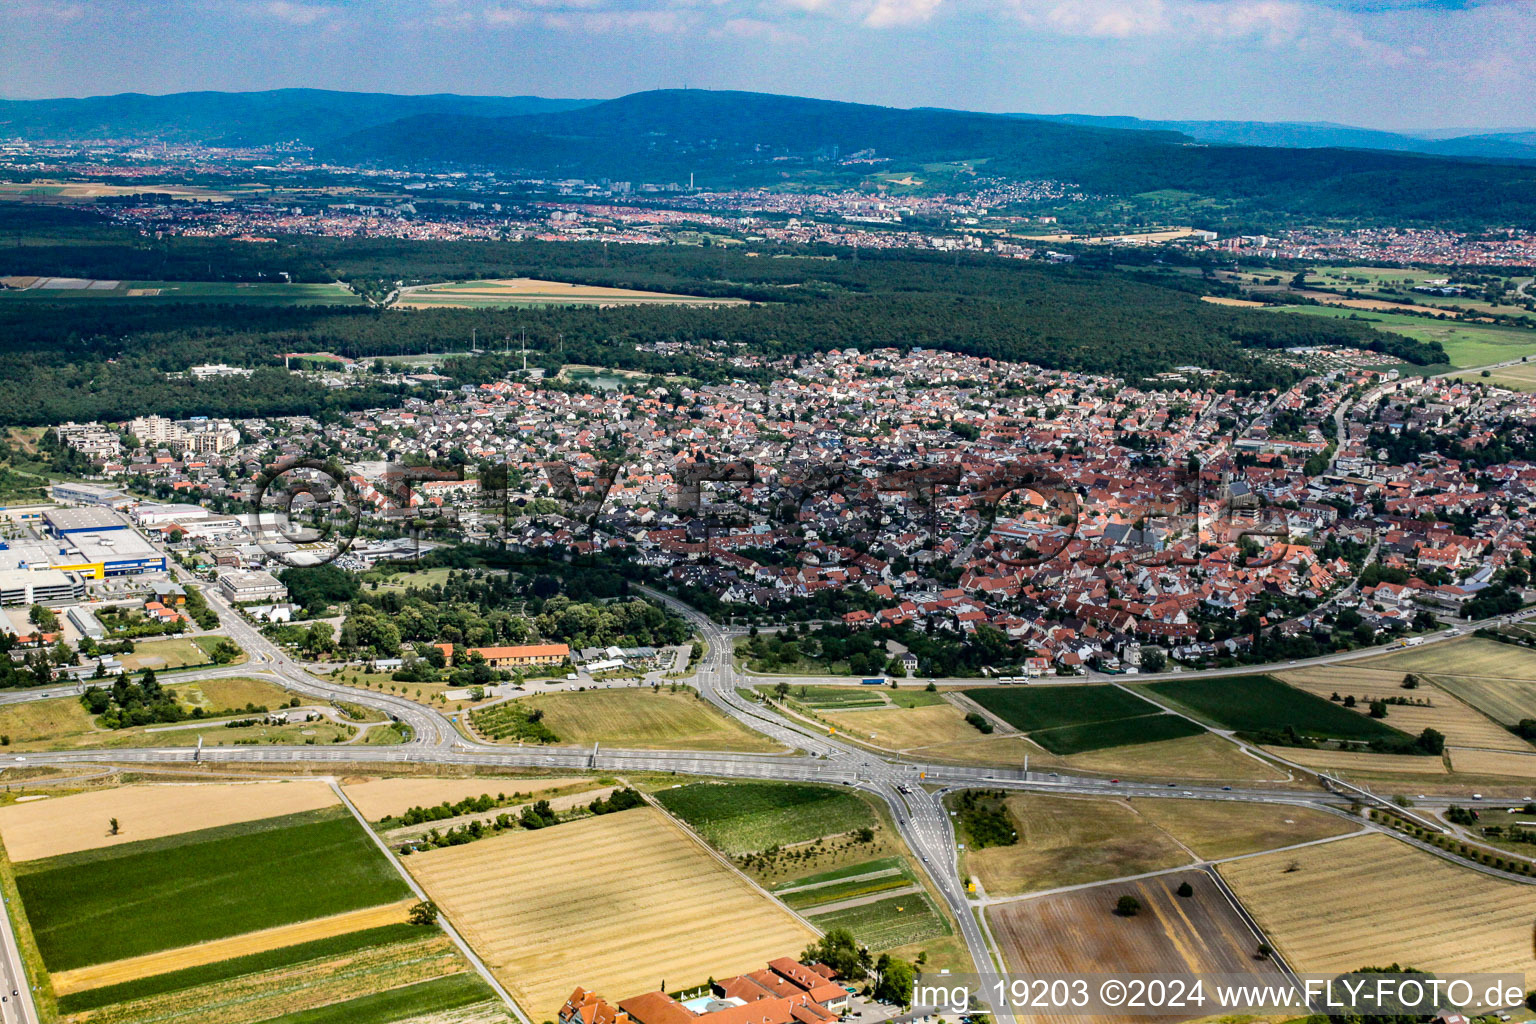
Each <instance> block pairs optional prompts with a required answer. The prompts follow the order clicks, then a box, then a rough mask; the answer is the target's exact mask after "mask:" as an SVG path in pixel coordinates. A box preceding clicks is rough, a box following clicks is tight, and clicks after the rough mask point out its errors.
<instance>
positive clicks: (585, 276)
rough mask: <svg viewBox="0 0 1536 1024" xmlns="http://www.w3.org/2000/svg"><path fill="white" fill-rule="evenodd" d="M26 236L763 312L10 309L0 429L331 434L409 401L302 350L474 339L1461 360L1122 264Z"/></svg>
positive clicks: (154, 260)
mask: <svg viewBox="0 0 1536 1024" xmlns="http://www.w3.org/2000/svg"><path fill="white" fill-rule="evenodd" d="M11 219H12V226H13V231H12V232H6V234H8V235H10V236H11V238H14V240H15V242H16V243H17V244H11V245H6V246H4V247H3V248H0V276H3V275H5V274H21V273H25V274H59V275H77V276H93V275H101V276H105V277H108V278H117V279H131V278H139V277H145V278H147V277H156V278H175V277H176V276H178V275H183V274H184V275H189V276H191V277H196V278H200V279H201V278H206V277H208V276H209V275H210V274H213V275H214V276H215V277H217V276H218V275H219V274H224V275H229V274H239V275H241V276H243V277H245V278H246V279H251V280H259V279H263V278H265V279H268V280H270V279H272V278H273V277H275V276H276V275H278V274H279V273H280V272H284V271H286V272H288V273H290V274H292V275H293V276H294V277H295V279H312V280H313V279H326V280H329V279H335V278H338V277H339V278H342V279H346V280H354V281H359V282H369V281H379V280H389V281H394V280H404V281H408V282H409V281H437V280H449V279H462V278H477V277H512V276H540V277H545V278H551V279H557V280H565V281H573V282H581V283H590V284H598V285H612V286H618V287H626V288H642V289H654V290H661V291H673V292H682V293H689V294H705V295H716V296H733V297H739V298H745V299H749V300H752V302H753V304H751V305H744V306H729V307H715V308H693V307H684V306H652V307H622V308H606V309H605V308H594V307H545V308H538V309H517V310H493V309H434V310H416V311H411V310H401V309H374V308H363V307H355V306H330V307H327V306H309V307H265V306H263V307H252V306H234V305H228V306H221V305H215V304H186V305H180V304H161V305H155V306H135V305H134V304H133V301H132V299H125V300H124V301H122V302H93V303H92V304H90V305H89V306H88V307H82V306H78V305H70V304H68V303H62V302H61V303H57V304H53V303H42V302H29V303H26V304H25V305H24V306H23V305H21V304H16V305H11V306H4V305H0V425H34V424H48V423H56V422H62V421H64V420H68V419H75V420H82V419H125V418H129V417H131V416H135V415H139V414H146V413H159V414H162V415H168V416H190V415H223V416H256V415H282V414H293V413H299V412H307V413H311V414H315V415H320V416H326V415H331V414H336V413H340V412H344V411H347V410H352V409H359V408H369V407H377V406H380V405H388V404H394V403H397V402H398V401H399V400H400V398H401V397H402V396H403V395H404V394H406V393H408V392H409V389H408V388H406V387H405V386H403V385H386V384H383V383H378V382H373V383H369V384H367V385H365V386H363V387H356V388H346V389H329V388H325V387H323V386H321V385H319V384H317V383H314V382H311V381H309V380H307V379H304V378H300V377H294V376H291V375H290V374H288V373H287V372H286V371H285V370H284V369H283V368H282V363H281V357H282V355H283V354H284V353H287V352H294V351H300V352H307V351H329V352H334V353H337V354H339V355H343V356H347V357H350V358H369V357H375V356H384V355H402V354H421V353H428V352H433V351H436V352H442V351H445V350H448V349H451V348H457V349H460V350H463V349H466V348H468V341H469V339H470V338H472V337H478V338H479V339H481V340H482V341H483V340H484V339H499V338H505V337H509V336H511V337H517V336H521V335H522V333H523V332H526V334H527V337H528V342H529V346H530V351H529V365H530V366H534V365H537V366H541V367H544V368H546V369H548V370H551V371H553V370H556V369H558V368H559V366H560V365H561V364H562V363H587V364H593V365H601V366H612V367H618V368H624V369H634V370H642V371H653V372H667V373H682V374H686V375H688V376H693V377H697V378H700V379H704V380H718V379H721V378H723V377H726V376H743V375H744V374H743V372H742V371H741V370H739V369H735V368H731V367H727V366H723V365H721V364H719V363H716V362H713V361H711V360H706V359H701V358H697V357H683V358H678V357H661V356H658V355H655V354H653V353H647V352H642V351H639V350H638V348H637V346H641V345H647V344H652V343H656V342H664V341H680V342H697V343H711V342H716V341H724V342H727V343H735V344H740V345H743V346H745V347H746V348H747V349H748V350H749V351H752V352H756V353H762V354H767V355H788V354H796V353H808V352H813V351H818V350H824V349H827V348H833V347H836V348H846V347H855V348H874V347H883V346H898V347H901V346H907V347H910V346H921V347H931V348H937V349H943V350H947V351H953V352H961V353H966V354H970V355H976V356H984V357H992V358H999V359H1008V360H1022V361H1029V362H1034V363H1038V364H1040V365H1043V366H1047V367H1050V368H1057V369H1075V370H1083V371H1089V372H1099V373H1110V374H1116V375H1122V376H1125V377H1127V378H1129V379H1131V380H1139V379H1141V378H1144V377H1146V376H1148V375H1151V374H1155V373H1159V372H1162V371H1165V370H1168V369H1170V368H1172V367H1175V366H1181V365H1199V366H1204V367H1208V368H1210V369H1214V370H1221V371H1226V372H1229V373H1231V374H1233V375H1234V377H1236V378H1237V382H1236V383H1237V385H1238V386H1239V387H1243V388H1267V387H1272V386H1277V385H1283V384H1286V383H1288V382H1289V380H1290V377H1291V373H1290V371H1289V370H1287V369H1286V368H1284V367H1282V366H1278V365H1275V364H1273V363H1271V362H1269V361H1266V360H1263V359H1260V358H1258V357H1257V356H1256V355H1255V353H1254V352H1253V351H1251V350H1254V349H1276V348H1286V347H1292V346H1302V345H1330V344H1334V345H1353V346H1356V347H1360V348H1367V349H1371V350H1375V351H1381V352H1383V353H1385V354H1387V355H1390V356H1392V357H1394V358H1397V359H1401V360H1406V361H1410V362H1415V363H1421V364H1429V363H1435V362H1441V361H1444V359H1445V355H1444V352H1443V350H1441V348H1440V346H1439V344H1438V343H1436V342H1428V343H1425V342H1416V341H1413V340H1410V339H1407V338H1403V337H1401V336H1398V335H1393V334H1386V333H1381V332H1377V331H1375V330H1373V329H1372V328H1370V327H1369V326H1368V325H1364V324H1359V323H1351V322H1348V321H1343V320H1330V319H1325V318H1315V317H1304V316H1295V315H1289V314H1281V313H1266V314H1264V315H1262V316H1259V315H1255V314H1254V313H1253V312H1252V311H1249V310H1243V309H1234V308H1229V307H1222V306H1217V305H1213V304H1211V303H1205V302H1201V301H1200V300H1199V296H1198V294H1196V293H1195V292H1194V291H1191V290H1190V283H1189V282H1188V281H1180V282H1176V283H1166V282H1161V281H1156V280H1154V279H1152V278H1150V277H1148V276H1146V275H1143V274H1139V273H1137V272H1135V271H1131V272H1126V271H1120V270H1115V269H1112V268H1104V269H1095V268H1092V267H1087V266H1084V267H1074V266H1059V267H1057V266H1050V267H1047V266H1037V265H1033V264H1018V263H1013V262H1005V261H1002V260H998V259H996V258H993V257H986V256H962V257H955V256H941V255H939V254H925V253H913V252H889V253H875V254H859V255H858V256H857V258H854V256H853V255H852V254H850V253H847V252H840V253H839V252H830V253H812V252H803V253H800V254H799V256H800V257H802V258H795V257H794V256H784V258H762V257H753V256H751V255H748V254H744V253H738V252H730V251H726V250H723V249H718V248H695V247H639V246H636V247H621V246H613V247H605V246H602V245H599V244H578V243H569V244H543V243H424V242H423V243H410V242H399V241H394V240H388V241H381V240H373V241H367V240H363V241H356V242H353V241H346V240H337V239H304V240H291V241H288V242H283V243H280V244H278V245H276V246H263V247H259V248H258V247H253V246H238V245H235V244H233V243H215V242H211V241H210V240H206V239H190V240H189V239H163V240H150V239H140V238H138V237H137V236H127V235H124V234H123V233H121V232H117V231H116V229H102V230H100V231H99V232H95V233H92V232H84V233H85V234H86V235H87V236H88V237H86V238H82V237H79V236H80V235H81V233H82V231H84V229H81V228H80V227H78V225H76V224H74V223H73V222H72V221H70V222H67V223H64V224H62V225H60V224H53V223H48V222H45V223H42V224H34V225H31V226H29V227H27V228H26V229H25V230H22V229H20V228H17V227H16V226H15V225H14V215H12V217H11ZM93 239H94V240H95V241H92V240H93ZM8 240H9V239H8ZM97 241H99V243H100V244H96V242H97ZM215 249H217V250H218V251H217V252H215V251H214V250H215ZM780 255H781V256H783V255H784V254H780ZM210 268H216V269H213V270H210ZM203 362H228V363H232V364H236V365H246V366H256V367H259V369H258V372H257V373H256V374H255V376H253V377H251V378H250V379H248V380H241V379H231V378H219V379H212V380H203V381H191V380H168V379H167V378H166V376H165V375H166V374H167V373H168V372H177V371H181V370H184V369H186V368H187V367H188V366H191V365H196V364H198V363H203ZM514 365H515V366H521V359H520V357H516V358H514V357H512V356H497V355H481V356H478V357H472V358H465V359H461V360H458V361H456V362H450V363H449V364H448V365H447V368H446V369H445V371H444V372H445V373H447V374H448V375H449V376H450V377H452V378H453V379H454V381H455V383H479V382H483V381H486V380H490V379H493V378H495V377H497V376H500V375H501V374H503V373H505V372H507V371H508V370H510V369H513V368H514Z"/></svg>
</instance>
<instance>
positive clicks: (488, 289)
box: [396, 277, 745, 995]
mask: <svg viewBox="0 0 1536 1024" xmlns="http://www.w3.org/2000/svg"><path fill="white" fill-rule="evenodd" d="M744 304H745V303H744V301H743V300H742V299H723V298H722V299H714V298H709V297H707V296H700V295H673V294H671V293H669V292H647V291H638V290H635V289H632V288H605V287H602V286H600V285H589V284H567V283H565V282H564V281H539V280H535V279H533V278H528V277H514V278H504V279H500V280H494V281H463V282H456V283H453V284H434V285H427V286H426V287H422V288H410V289H406V290H405V291H402V292H401V294H400V299H399V301H398V302H397V303H396V305H398V306H403V307H405V308H406V309H435V308H439V307H443V306H497V305H503V306H513V305H517V306H525V305H582V306H672V305H687V306H740V305H744ZM566 994H567V995H569V994H570V993H566Z"/></svg>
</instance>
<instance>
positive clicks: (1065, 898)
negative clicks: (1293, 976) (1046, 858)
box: [987, 871, 1280, 1022]
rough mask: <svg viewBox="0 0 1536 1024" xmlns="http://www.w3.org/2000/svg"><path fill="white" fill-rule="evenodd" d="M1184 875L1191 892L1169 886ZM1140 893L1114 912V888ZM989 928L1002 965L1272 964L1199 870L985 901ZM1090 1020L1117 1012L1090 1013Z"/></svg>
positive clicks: (1078, 968)
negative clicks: (1136, 909) (1126, 913)
mask: <svg viewBox="0 0 1536 1024" xmlns="http://www.w3.org/2000/svg"><path fill="white" fill-rule="evenodd" d="M1182 882H1188V883H1189V884H1190V887H1191V888H1193V889H1194V894H1193V895H1192V896H1188V897H1183V896H1179V895H1178V894H1177V891H1178V888H1179V885H1180V883H1182ZM1126 895H1130V896H1134V897H1136V899H1138V900H1140V901H1141V908H1142V909H1141V912H1140V913H1138V914H1137V915H1136V916H1134V917H1121V916H1119V915H1117V914H1116V913H1115V912H1114V908H1115V901H1116V900H1118V899H1119V898H1120V897H1121V896H1126ZM987 920H988V922H989V923H990V924H991V926H992V934H993V935H994V936H995V937H996V939H997V944H998V948H999V949H1000V950H1001V951H1002V954H1003V964H1004V966H1005V967H1006V968H1007V970H1008V971H1009V972H1010V973H1013V974H1021V975H1026V976H1027V975H1034V974H1095V973H1102V972H1107V971H1113V972H1114V973H1115V974H1116V975H1117V976H1124V975H1128V974H1182V973H1195V974H1199V973H1212V974H1260V975H1271V974H1272V975H1273V976H1274V977H1275V978H1276V979H1277V980H1278V979H1279V978H1280V971H1279V968H1277V967H1276V966H1275V965H1274V963H1273V962H1271V961H1264V960H1256V959H1254V950H1256V949H1257V948H1258V944H1259V939H1258V937H1257V936H1255V935H1254V934H1253V932H1252V931H1250V930H1249V929H1248V927H1247V926H1246V925H1245V924H1244V923H1243V920H1242V918H1240V917H1238V915H1237V913H1236V911H1234V910H1233V909H1232V905H1231V904H1230V903H1228V902H1227V899H1226V897H1225V896H1223V895H1222V893H1221V890H1220V889H1218V888H1217V886H1216V883H1215V882H1213V881H1212V880H1211V879H1210V877H1209V876H1207V875H1206V874H1205V872H1203V871H1179V872H1174V873H1171V874H1166V875H1158V876H1157V877H1155V878H1144V879H1142V880H1141V881H1138V882H1110V883H1108V884H1106V885H1097V886H1094V887H1092V888H1090V889H1078V890H1076V891H1073V892H1065V893H1057V894H1055V895H1051V896H1039V897H1035V898H1033V899H1023V900H1017V901H1014V902H1012V903H1006V904H1001V905H997V906H993V907H991V908H990V909H988V911H987ZM1188 1016H1189V1015H1188V1014H1187V1013H1185V1014H1178V1015H1171V1016H1167V1017H1150V1016H1138V1017H1134V1018H1130V1017H1128V1018H1124V1019H1127V1020H1136V1021H1176V1020H1183V1019H1187V1017H1188ZM1091 1019H1092V1020H1093V1021H1095V1022H1108V1021H1113V1020H1119V1019H1121V1018H1116V1017H1108V1016H1095V1017H1092V1018H1091ZM1020 1020H1030V1021H1055V1020H1062V1021H1077V1022H1081V1021H1082V1020H1083V1018H1082V1017H1080V1016H1079V1017H1069V1016H1062V1017H1059V1018H1058V1017H1055V1016H1021V1017H1020Z"/></svg>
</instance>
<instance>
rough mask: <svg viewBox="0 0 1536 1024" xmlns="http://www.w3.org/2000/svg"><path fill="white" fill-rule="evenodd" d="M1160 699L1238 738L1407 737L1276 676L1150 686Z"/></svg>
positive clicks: (1182, 681)
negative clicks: (1284, 732) (1282, 734)
mask: <svg viewBox="0 0 1536 1024" xmlns="http://www.w3.org/2000/svg"><path fill="white" fill-rule="evenodd" d="M1146 689H1148V690H1150V691H1151V692H1153V693H1155V694H1156V695H1157V696H1159V697H1161V698H1164V699H1166V700H1168V701H1171V702H1173V703H1175V704H1178V705H1180V706H1182V707H1185V708H1188V709H1189V710H1190V711H1191V712H1192V713H1194V714H1195V715H1197V716H1199V717H1201V718H1204V719H1207V720H1209V721H1211V722H1213V723H1214V724H1216V725H1218V726H1221V727H1223V728H1227V729H1235V730H1237V731H1238V732H1262V731H1265V730H1272V731H1278V730H1281V729H1284V728H1286V727H1287V726H1289V727H1291V728H1293V729H1295V730H1296V732H1298V733H1300V734H1301V735H1304V736H1315V737H1319V738H1328V739H1348V740H1373V739H1393V740H1400V739H1403V738H1404V735H1403V734H1402V733H1400V732H1398V731H1397V730H1395V729H1393V728H1391V727H1390V726H1387V725H1383V724H1382V723H1381V722H1378V721H1377V720H1376V719H1374V718H1369V717H1367V716H1365V715H1361V714H1357V713H1356V712H1354V711H1350V710H1348V709H1346V708H1344V707H1342V706H1340V705H1338V704H1334V703H1333V702H1332V701H1330V700H1328V699H1327V698H1326V697H1317V696H1314V695H1312V694H1310V693H1306V692H1303V691H1302V690H1298V689H1296V688H1295V687H1292V686H1286V685H1285V684H1284V683H1282V682H1280V681H1279V680H1278V679H1275V678H1274V677H1273V676H1262V675H1254V676H1225V677H1221V678H1207V679H1174V680H1169V681H1168V682H1162V683H1148V684H1146Z"/></svg>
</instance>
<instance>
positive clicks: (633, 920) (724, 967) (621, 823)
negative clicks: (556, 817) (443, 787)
mask: <svg viewBox="0 0 1536 1024" xmlns="http://www.w3.org/2000/svg"><path fill="white" fill-rule="evenodd" d="M405 863H406V865H407V867H408V868H409V869H410V871H411V873H412V874H413V875H415V876H416V878H417V879H418V880H419V881H420V882H421V884H422V885H423V886H424V887H425V888H426V890H427V892H428V893H429V895H431V897H432V898H433V899H434V900H435V901H436V902H437V904H438V905H439V906H440V907H442V908H443V910H444V912H445V913H446V914H447V915H448V917H449V919H450V920H452V921H453V922H454V925H455V926H456V927H457V928H459V929H460V931H461V932H462V933H463V935H464V937H465V938H466V939H467V940H468V941H469V943H470V945H471V946H472V947H473V948H474V949H475V951H476V952H477V953H478V954H479V955H480V956H481V958H482V959H483V960H484V961H485V962H486V963H487V964H488V965H489V966H490V968H491V971H492V972H493V973H494V974H495V975H496V976H497V978H498V979H500V980H501V981H502V983H503V984H505V985H506V986H507V987H508V989H510V990H511V991H512V992H513V993H514V994H515V995H516V996H517V998H518V1001H519V1002H520V1003H522V1004H523V1005H524V1007H525V1008H526V1009H527V1010H528V1012H529V1014H530V1016H532V1018H533V1019H534V1020H545V1019H553V1017H554V1015H555V1012H556V1011H557V1010H558V1009H559V1007H560V1004H561V1002H562V1001H563V1000H564V999H565V997H566V996H568V995H569V994H570V991H571V989H572V987H574V986H575V985H577V984H581V985H584V986H586V987H588V988H591V989H594V990H596V991H598V992H603V993H607V994H609V996H610V998H615V999H617V998H624V997H627V996H629V995H633V994H636V993H639V992H644V991H647V990H650V989H653V988H655V987H656V985H657V983H658V980H659V979H661V978H665V979H667V985H668V987H669V988H683V987H687V986H692V985H695V984H701V983H703V981H704V980H705V979H706V978H709V977H711V976H713V977H724V976H726V975H729V974H736V973H741V972H745V971H749V970H755V969H758V968H760V967H761V966H762V965H763V963H765V962H766V961H767V960H769V959H772V958H773V957H776V956H783V955H784V954H785V952H786V951H790V952H794V953H798V952H799V951H800V950H801V949H803V948H804V947H805V946H806V945H807V944H809V943H810V942H811V941H812V940H813V939H814V938H815V933H814V932H813V931H812V930H811V929H810V928H808V927H807V926H806V925H805V924H804V923H802V922H801V921H799V920H798V919H797V918H795V917H794V916H793V915H791V914H789V913H788V912H787V911H785V910H783V909H782V908H780V907H779V906H778V905H777V904H776V903H775V902H773V901H772V900H770V899H769V898H767V897H766V896H764V895H763V894H762V892H761V891H760V890H758V889H756V888H755V887H754V886H752V885H751V884H750V883H749V882H748V881H747V880H746V879H744V878H742V877H741V875H739V874H737V873H736V872H735V871H732V870H731V869H730V868H728V867H727V866H726V865H724V864H722V863H721V862H720V861H719V860H717V859H716V858H715V857H713V856H712V855H711V854H710V853H709V852H708V851H707V850H705V849H703V848H702V847H701V846H700V845H699V844H698V843H697V842H696V841H695V840H694V839H693V838H692V837H690V836H688V835H687V834H686V833H684V832H683V831H682V830H681V829H679V828H677V827H676V825H674V824H673V823H672V822H670V821H668V820H667V818H666V816H665V815H663V814H661V813H660V812H659V811H657V810H655V809H654V808H649V807H644V808H635V809H632V810H628V811H621V812H618V813H615V814H606V815H601V816H599V817H594V818H585V819H581V820H578V821H573V822H567V823H565V824H561V825H556V826H554V827H552V828H545V829H539V830H537V831H533V832H515V833H508V834H504V835H500V836H496V837H494V838H491V839H483V840H480V841H479V842H475V843H469V844H466V845H463V846H451V847H443V848H441V849H436V850H429V851H427V852H424V853H418V854H415V855H413V856H411V857H409V858H407V859H406V862H405ZM616 863H622V864H623V865H624V870H622V871H618V870H615V868H614V865H615V864H616Z"/></svg>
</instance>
